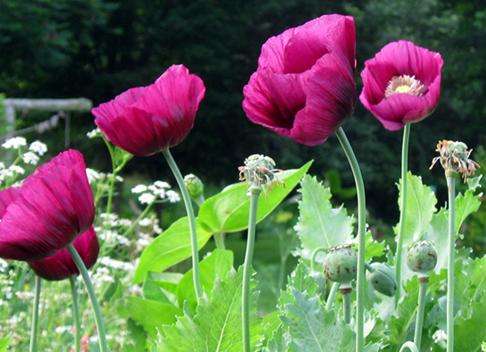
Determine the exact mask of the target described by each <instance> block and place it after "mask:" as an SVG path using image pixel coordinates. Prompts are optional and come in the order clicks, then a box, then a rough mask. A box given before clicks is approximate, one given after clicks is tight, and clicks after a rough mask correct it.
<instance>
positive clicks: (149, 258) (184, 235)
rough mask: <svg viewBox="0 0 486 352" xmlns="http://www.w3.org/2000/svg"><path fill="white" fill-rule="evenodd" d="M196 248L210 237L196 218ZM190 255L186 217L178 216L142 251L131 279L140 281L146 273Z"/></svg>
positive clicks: (158, 270) (175, 262)
mask: <svg viewBox="0 0 486 352" xmlns="http://www.w3.org/2000/svg"><path fill="white" fill-rule="evenodd" d="M196 227H197V228H196V231H197V241H198V248H202V247H203V246H204V245H205V244H206V242H207V241H208V240H209V239H210V238H211V235H212V234H211V232H209V231H208V230H207V229H206V228H205V227H204V226H202V225H201V224H200V222H199V221H197V219H196ZM190 256H191V239H190V231H189V222H188V220H187V217H183V218H180V219H179V220H177V221H176V222H174V223H173V224H172V225H171V226H170V227H169V228H168V229H167V230H165V231H164V232H163V233H162V234H161V235H159V236H158V237H157V238H155V239H154V240H153V241H152V243H150V244H149V245H148V246H147V247H146V248H145V249H144V251H143V252H142V255H141V256H140V262H139V263H138V266H137V269H136V271H135V275H134V279H133V281H134V282H136V283H139V282H142V281H143V280H144V279H145V277H146V275H147V274H148V273H149V272H151V271H153V272H161V271H164V270H165V269H167V268H169V267H171V266H172V265H175V264H177V263H180V262H181V261H183V260H185V259H187V258H189V257H190Z"/></svg>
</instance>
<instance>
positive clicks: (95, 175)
mask: <svg viewBox="0 0 486 352" xmlns="http://www.w3.org/2000/svg"><path fill="white" fill-rule="evenodd" d="M86 175H87V176H88V182H89V183H93V182H95V181H98V180H101V179H102V178H103V177H102V174H101V173H100V172H98V171H96V170H94V169H90V168H86Z"/></svg>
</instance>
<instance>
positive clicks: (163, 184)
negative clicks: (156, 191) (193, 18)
mask: <svg viewBox="0 0 486 352" xmlns="http://www.w3.org/2000/svg"><path fill="white" fill-rule="evenodd" d="M153 185H154V186H155V187H157V188H160V189H164V188H170V185H169V184H168V183H167V182H164V181H155V182H154V183H153Z"/></svg>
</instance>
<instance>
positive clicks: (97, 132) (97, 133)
mask: <svg viewBox="0 0 486 352" xmlns="http://www.w3.org/2000/svg"><path fill="white" fill-rule="evenodd" d="M86 136H87V137H88V138H89V139H93V138H98V137H101V131H100V129H99V128H95V129H94V130H91V131H89V132H88V133H86Z"/></svg>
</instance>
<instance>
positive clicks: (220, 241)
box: [213, 233, 226, 249]
mask: <svg viewBox="0 0 486 352" xmlns="http://www.w3.org/2000/svg"><path fill="white" fill-rule="evenodd" d="M213 237H214V243H215V244H216V248H219V249H226V244H225V243H224V240H225V238H224V237H225V236H224V233H215V234H214V235H213Z"/></svg>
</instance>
